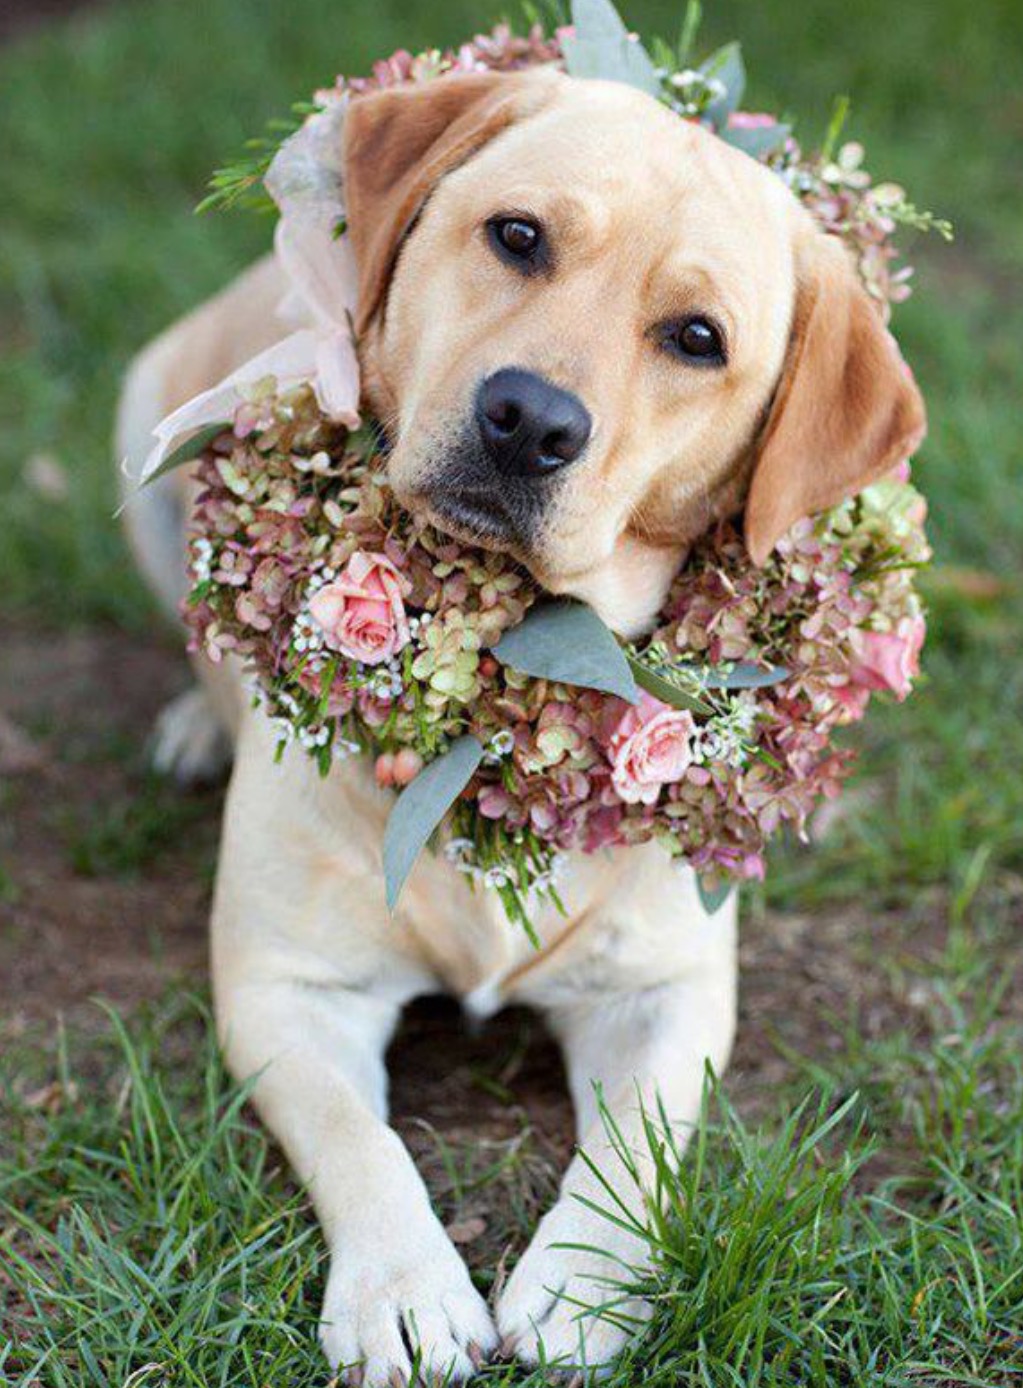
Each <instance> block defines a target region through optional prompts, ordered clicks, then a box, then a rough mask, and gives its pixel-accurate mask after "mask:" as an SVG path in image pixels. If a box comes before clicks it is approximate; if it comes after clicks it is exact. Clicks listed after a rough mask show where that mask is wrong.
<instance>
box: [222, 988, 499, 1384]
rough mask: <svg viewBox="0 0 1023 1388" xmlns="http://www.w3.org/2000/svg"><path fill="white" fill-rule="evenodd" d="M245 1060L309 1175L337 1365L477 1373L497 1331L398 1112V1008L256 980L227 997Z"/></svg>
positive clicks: (243, 1070)
mask: <svg viewBox="0 0 1023 1388" xmlns="http://www.w3.org/2000/svg"><path fill="white" fill-rule="evenodd" d="M218 1013H219V1015H220V1019H221V1020H220V1025H221V1028H222V1034H223V1038H224V1045H225V1049H226V1052H227V1055H228V1058H229V1063H230V1066H231V1069H232V1070H233V1071H234V1073H235V1074H237V1075H239V1076H246V1077H247V1076H253V1075H258V1079H257V1081H256V1085H255V1090H254V1095H253V1097H254V1102H255V1104H256V1107H257V1108H258V1109H259V1112H260V1114H261V1116H262V1118H263V1120H264V1121H265V1122H266V1124H267V1126H268V1127H269V1128H270V1130H271V1131H272V1132H273V1133H274V1134H275V1135H276V1137H277V1138H278V1140H279V1141H280V1143H281V1145H282V1146H283V1148H284V1149H285V1152H286V1153H287V1156H288V1158H289V1160H290V1161H291V1163H292V1166H293V1167H294V1169H295V1171H296V1172H297V1173H298V1175H299V1176H300V1177H301V1179H302V1180H303V1181H304V1182H305V1183H306V1185H307V1186H308V1189H309V1192H310V1194H311V1196H312V1200H313V1204H314V1206H315V1208H316V1213H317V1215H318V1217H319V1220H320V1223H321V1225H322V1227H323V1231H324V1235H325V1237H326V1240H327V1243H328V1246H329V1248H330V1254H331V1262H330V1272H329V1276H328V1280H327V1288H326V1293H325V1297H324V1304H323V1316H322V1321H321V1327H320V1337H321V1341H322V1344H323V1347H324V1349H325V1351H326V1353H327V1356H328V1358H329V1360H330V1363H331V1366H332V1367H334V1368H337V1367H342V1368H350V1369H352V1370H353V1376H355V1377H357V1376H358V1375H359V1373H361V1375H362V1381H363V1382H364V1383H365V1384H366V1385H367V1388H380V1385H388V1388H392V1386H393V1384H394V1382H395V1381H396V1380H398V1379H402V1378H408V1377H409V1376H410V1374H411V1369H412V1364H413V1358H414V1356H415V1353H416V1350H417V1348H419V1349H421V1352H422V1371H423V1372H424V1373H426V1372H427V1370H429V1371H432V1372H435V1373H436V1374H438V1375H439V1376H440V1377H443V1376H444V1375H445V1374H450V1376H451V1378H452V1379H459V1378H463V1377H466V1376H468V1375H469V1374H470V1373H471V1372H472V1360H473V1357H474V1356H475V1355H476V1352H477V1350H478V1351H481V1352H485V1351H489V1350H491V1349H492V1348H493V1346H494V1343H495V1340H496V1336H495V1333H494V1330H493V1323H492V1321H491V1318H490V1314H489V1312H488V1311H487V1308H486V1305H485V1303H484V1301H483V1300H482V1298H481V1297H480V1295H479V1294H478V1293H477V1291H476V1290H475V1288H474V1287H473V1285H472V1282H471V1281H470V1278H469V1274H468V1271H467V1270H466V1267H465V1264H464V1263H463V1262H462V1260H461V1258H460V1257H459V1256H458V1254H457V1253H456V1251H455V1248H454V1246H453V1245H452V1244H451V1242H450V1240H449V1239H448V1237H447V1235H446V1234H445V1232H444V1230H443V1228H442V1227H441V1224H440V1222H439V1221H438V1219H437V1217H436V1215H435V1214H434V1213H433V1211H432V1209H431V1208H430V1202H429V1197H428V1196H427V1193H426V1188H425V1187H424V1185H423V1182H422V1179H421V1178H420V1176H419V1174H418V1172H417V1171H416V1168H415V1166H414V1164H413V1162H412V1159H411V1157H410V1156H409V1154H408V1152H407V1151H406V1149H405V1147H404V1145H403V1144H402V1142H401V1140H400V1139H399V1137H398V1136H397V1134H396V1133H395V1132H394V1131H393V1130H392V1129H390V1128H389V1127H387V1125H386V1123H385V1122H384V1113H385V1091H386V1076H385V1071H384V1060H383V1056H384V1050H385V1047H386V1045H387V1041H388V1039H389V1037H390V1035H391V1032H392V1030H393V1027H394V1024H395V1021H396V1018H397V1008H396V1007H395V1006H394V1005H393V1004H392V1003H390V1002H387V1001H384V1000H382V999H380V998H378V997H373V996H371V995H367V994H365V993H362V992H360V991H358V990H356V989H349V988H345V987H343V986H338V987H334V988H330V989H324V988H320V987H311V986H308V985H303V984H301V983H287V982H276V983H260V982H256V981H254V980H253V981H251V982H248V983H242V984H240V985H237V986H235V987H233V988H232V989H231V990H230V993H229V995H228V996H226V997H224V996H221V997H218Z"/></svg>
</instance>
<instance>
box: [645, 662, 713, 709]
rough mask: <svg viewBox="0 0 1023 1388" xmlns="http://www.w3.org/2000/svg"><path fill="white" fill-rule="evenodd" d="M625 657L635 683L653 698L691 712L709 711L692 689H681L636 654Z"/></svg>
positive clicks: (704, 702) (703, 701)
mask: <svg viewBox="0 0 1023 1388" xmlns="http://www.w3.org/2000/svg"><path fill="white" fill-rule="evenodd" d="M626 659H627V660H628V662H629V669H630V670H631V671H632V675H633V678H634V679H635V681H636V683H637V684H638V685H639V686H640V687H641V688H642V689H645V690H646V692H647V693H648V694H652V695H653V696H654V698H655V699H660V701H661V703H662V704H670V705H671V707H672V708H686V709H689V711H690V712H691V713H709V712H710V708H709V707H708V705H707V703H706V701H705V700H704V699H701V698H700V696H699V695H698V694H696V693H694V692H693V691H692V690H689V689H683V688H682V687H681V686H680V685H677V684H676V683H675V682H674V681H673V680H670V679H668V678H667V676H665V675H662V674H660V673H659V672H658V671H657V670H655V669H654V668H653V667H652V666H650V665H645V664H644V663H643V661H642V660H639V659H637V658H636V656H633V655H630V656H627V657H626Z"/></svg>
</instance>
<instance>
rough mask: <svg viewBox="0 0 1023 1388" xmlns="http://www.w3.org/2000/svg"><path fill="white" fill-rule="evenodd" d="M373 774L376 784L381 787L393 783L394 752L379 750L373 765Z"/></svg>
mask: <svg viewBox="0 0 1023 1388" xmlns="http://www.w3.org/2000/svg"><path fill="white" fill-rule="evenodd" d="M373 775H374V776H375V777H376V782H377V785H378V786H380V787H381V789H383V788H384V787H386V786H393V785H394V753H393V752H381V753H380V755H379V757H377V759H376V765H375V766H374V767H373Z"/></svg>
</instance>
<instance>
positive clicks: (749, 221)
mask: <svg viewBox="0 0 1023 1388" xmlns="http://www.w3.org/2000/svg"><path fill="white" fill-rule="evenodd" d="M452 182H453V184H454V190H455V191H456V192H457V195H458V198H459V200H460V201H464V202H465V204H466V205H467V209H468V210H470V211H476V210H478V209H477V207H476V204H477V203H479V202H481V201H482V202H487V201H490V202H494V203H499V204H501V205H503V206H504V207H505V208H506V209H516V208H517V209H520V210H522V211H536V212H540V213H542V212H544V211H545V210H547V208H548V207H549V206H551V205H555V206H557V205H560V206H562V207H565V208H567V209H571V208H572V207H573V204H574V206H575V208H576V210H577V211H578V214H579V220H580V222H582V223H587V224H588V225H589V226H590V228H591V229H592V231H593V233H594V234H595V235H597V236H599V235H600V234H601V232H604V231H607V232H614V231H617V230H618V229H619V228H624V227H625V226H627V224H629V223H635V224H636V227H637V229H639V228H642V230H643V233H644V241H645V244H646V245H648V246H650V247H651V248H652V247H653V245H654V244H655V243H657V242H661V243H662V244H663V245H664V246H665V247H670V245H671V244H672V243H674V244H677V245H688V246H689V248H690V249H692V248H693V247H694V245H695V244H697V243H699V242H700V241H707V242H708V243H709V242H714V244H715V245H716V246H717V248H718V250H719V251H722V252H724V253H726V254H727V252H728V250H729V249H732V250H734V252H735V253H736V255H737V256H738V257H739V258H746V259H751V260H753V261H757V262H761V261H762V258H763V256H764V254H765V253H767V252H769V251H770V249H771V248H772V244H775V245H777V244H780V243H782V242H787V240H788V235H787V232H788V229H789V222H790V214H791V210H792V209H791V206H790V204H791V203H792V197H791V194H790V193H789V192H788V190H787V189H786V188H785V186H784V184H783V183H782V181H781V180H780V179H779V178H778V177H777V175H775V174H773V173H772V172H770V171H769V170H768V169H766V168H764V167H763V166H762V165H760V164H758V163H756V161H755V160H753V159H750V158H749V157H748V156H746V155H745V154H742V153H740V152H739V151H738V150H736V149H734V148H732V147H731V146H729V145H727V144H726V143H725V142H724V141H723V140H721V139H719V138H718V137H717V136H716V135H713V134H711V133H710V132H709V131H706V130H704V129H702V128H701V127H700V126H698V125H696V124H694V123H692V122H689V121H685V120H682V119H680V118H679V117H678V116H677V115H675V114H674V113H673V112H671V111H669V110H668V109H667V108H666V107H665V106H663V105H661V103H660V102H657V101H655V100H654V99H653V98H651V97H649V96H647V95H646V94H644V93H643V92H639V91H637V90H635V89H633V88H630V87H628V86H626V85H624V84H622V83H618V82H604V81H590V80H581V79H565V80H563V81H562V82H560V83H558V85H557V88H556V89H555V95H554V97H553V99H552V100H551V101H550V102H549V103H548V104H547V105H546V106H544V107H543V108H542V109H540V110H539V111H536V112H534V113H533V114H531V115H529V116H528V117H526V118H525V119H523V120H521V121H519V122H516V123H515V124H514V125H512V126H511V127H510V128H508V129H507V130H505V131H504V132H502V134H501V135H500V136H499V137H498V138H497V139H495V140H493V141H492V142H491V143H490V144H488V145H487V146H485V147H484V148H483V149H482V150H481V151H480V152H479V153H477V154H476V155H475V156H474V158H473V159H472V160H471V161H470V162H469V164H468V165H466V166H465V167H464V168H463V169H462V170H460V171H459V172H458V173H457V174H456V175H455V176H454V178H453V180H452ZM722 236H724V241H722Z"/></svg>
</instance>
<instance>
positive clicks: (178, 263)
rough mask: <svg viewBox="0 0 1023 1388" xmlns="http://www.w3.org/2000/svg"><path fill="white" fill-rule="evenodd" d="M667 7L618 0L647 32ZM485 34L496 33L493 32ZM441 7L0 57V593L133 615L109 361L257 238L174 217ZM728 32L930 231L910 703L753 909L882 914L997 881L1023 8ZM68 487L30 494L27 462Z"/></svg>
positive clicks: (1014, 527)
mask: <svg viewBox="0 0 1023 1388" xmlns="http://www.w3.org/2000/svg"><path fill="white" fill-rule="evenodd" d="M680 8H681V7H680V6H677V5H674V4H669V3H665V2H664V0H637V2H636V3H635V4H633V5H631V6H630V7H629V10H628V14H627V17H628V19H629V20H630V22H631V23H633V24H634V25H635V27H636V28H637V29H638V30H639V31H640V32H642V33H644V34H652V33H661V34H666V35H668V36H672V35H674V33H675V32H676V30H677V26H678V24H679V21H680ZM495 17H497V16H496V15H495ZM487 18H488V16H487V14H486V13H485V11H484V9H481V8H480V7H479V6H478V5H477V4H470V3H468V0H443V3H441V4H434V5H430V6H426V5H424V4H416V3H414V2H412V0H404V2H402V0H388V2H387V3H378V0H350V2H349V3H347V4H345V5H344V6H343V7H342V6H339V5H330V4H327V3H326V2H325V0H289V3H287V4H281V3H279V0H206V3H203V4H198V3H195V0H135V2H134V3H132V2H131V0H120V3H112V4H109V5H106V6H102V5H101V6H99V7H97V8H89V7H86V9H85V10H84V11H83V12H82V13H81V14H79V15H77V16H76V17H74V18H73V19H71V20H70V21H68V22H62V23H60V24H57V25H53V26H51V27H49V28H46V29H43V30H40V31H39V32H37V33H34V34H32V35H30V36H28V37H26V38H24V39H23V40H21V41H20V42H17V43H15V44H13V45H11V46H10V47H8V48H7V50H6V51H3V52H0V149H2V150H3V156H2V158H0V208H2V214H0V508H2V515H3V530H2V540H0V604H2V608H3V610H4V611H5V612H6V613H7V615H8V616H13V617H21V618H25V619H28V620H30V621H32V622H35V623H42V624H45V625H47V626H54V625H56V626H60V627H66V626H68V625H82V624H96V623H109V622H115V623H118V624H121V625H122V626H125V627H127V628H128V629H129V630H131V631H132V632H136V633H139V634H141V633H143V632H145V631H146V630H147V629H148V627H149V624H150V621H151V618H152V609H151V606H150V603H149V600H148V598H147V595H146V593H145V592H144V590H143V588H142V585H141V584H140V583H139V582H137V581H136V579H135V577H134V574H133V571H132V569H131V566H130V564H129V562H128V560H127V557H126V553H125V550H124V547H123V544H122V542H121V538H120V535H119V533H118V528H117V526H116V525H115V524H114V523H113V522H112V519H111V516H112V512H113V509H114V504H115V487H114V479H113V459H112V457H111V448H110V432H111V420H112V413H113V408H114V402H115V398H116V393H117V388H118V380H119V377H120V374H121V372H122V369H123V367H124V365H125V363H126V362H127V361H128V360H129V358H130V356H131V355H132V353H133V352H134V351H135V350H136V349H137V348H138V347H139V346H140V345H141V344H142V343H143V342H144V341H146V339H147V338H148V337H150V336H151V335H152V334H153V333H155V332H157V331H158V330H159V329H160V328H162V327H163V326H164V325H166V324H167V323H169V322H170V321H171V320H173V319H174V318H175V317H176V316H177V315H179V314H180V313H182V312H183V311H184V310H186V309H187V308H189V307H190V306H191V305H193V304H195V303H196V302H198V301H199V300H200V299H202V298H203V297H204V296H205V295H207V294H209V293H211V292H212V291H214V290H216V289H217V288H219V287H220V286H221V285H222V284H223V283H224V282H225V281H226V280H227V279H228V278H229V277H230V276H231V274H232V273H233V272H235V271H236V270H237V269H239V268H240V267H241V266H243V265H244V264H245V263H246V262H247V261H248V260H249V259H251V258H252V257H254V256H255V255H256V254H258V253H259V252H260V251H261V250H262V249H263V248H264V247H265V246H266V245H267V243H268V239H269V234H270V226H269V223H268V222H267V221H265V220H263V219H260V218H255V217H251V216H247V215H245V214H241V213H236V214H227V215H225V214H216V215H207V216H203V217H196V216H195V215H194V212H193V209H194V207H195V205H196V203H197V201H198V200H199V198H200V196H201V194H202V192H203V189H204V185H205V181H206V178H207V177H208V174H209V171H210V170H211V169H212V168H213V166H214V165H216V164H217V163H220V162H223V160H224V159H225V158H226V157H231V156H233V155H235V154H236V153H237V152H238V151H239V149H240V147H241V145H242V143H243V142H244V141H245V140H246V139H247V138H249V137H251V136H252V135H258V134H260V133H261V132H262V130H263V127H264V124H265V122H266V121H267V120H268V119H269V118H271V117H273V116H276V115H281V114H285V113H286V112H287V111H288V109H289V106H290V104H291V102H292V101H293V100H295V99H297V98H299V97H301V96H303V95H305V94H307V93H309V92H310V91H311V90H312V89H313V88H314V87H315V86H316V85H317V84H320V83H323V82H324V81H327V80H329V79H330V78H331V77H332V75H333V74H334V73H335V71H338V70H344V71H346V72H349V73H355V72H360V71H365V70H366V69H367V68H368V66H369V64H370V63H371V62H372V60H373V59H374V58H376V57H378V56H380V55H383V54H386V53H388V52H390V51H392V50H393V49H395V48H397V47H399V46H407V47H409V48H412V49H413V50H417V49H419V48H422V47H426V46H429V45H443V44H447V43H450V42H454V41H457V40H459V39H460V38H462V37H464V36H466V35H468V34H469V33H471V32H473V31H474V30H475V29H477V28H479V27H482V26H483V24H484V23H485V21H486V19H487ZM735 36H739V37H740V38H741V39H742V41H743V44H744V48H745V53H746V61H747V67H748V69H749V71H750V77H751V82H750V90H749V93H748V97H747V104H748V105H750V106H751V107H752V108H754V109H756V108H757V107H761V106H762V107H765V108H767V109H771V110H775V111H780V112H785V113H788V114H790V115H791V116H792V117H793V118H794V120H795V123H796V127H797V133H798V134H799V135H800V137H801V139H802V140H803V142H804V144H806V145H808V146H812V145H813V144H814V143H815V142H816V141H817V140H819V138H820V136H821V135H822V134H823V130H824V128H825V125H826V122H827V118H828V114H829V112H830V109H831V105H832V102H833V99H834V98H835V96H836V95H838V94H840V93H848V94H849V95H850V96H851V98H852V103H853V105H852V117H851V120H850V122H849V125H848V126H847V130H846V134H847V136H848V137H850V138H858V139H861V140H862V141H863V142H864V143H865V144H866V146H867V151H868V164H869V167H870V168H871V169H872V170H873V171H874V172H875V174H876V176H877V177H879V178H883V179H885V180H894V181H896V182H899V183H901V184H903V185H904V186H905V187H906V189H907V190H908V193H909V196H910V197H911V199H912V200H914V201H915V202H916V203H917V204H918V206H920V207H924V208H928V209H931V210H933V211H935V212H937V213H939V214H941V215H943V216H947V217H950V218H951V219H952V220H953V222H954V223H955V226H956V230H957V236H956V241H955V243H954V245H952V246H946V245H944V244H943V243H941V242H940V241H939V240H938V239H937V238H931V239H921V238H918V237H916V238H915V237H914V236H913V234H912V233H910V234H908V235H907V237H906V242H907V251H908V255H909V259H910V260H911V261H912V262H914V263H915V264H916V265H917V268H918V273H917V281H916V294H915V296H914V297H913V299H912V300H911V301H910V302H909V303H908V304H907V305H905V306H904V307H902V308H901V309H899V310H898V311H897V316H896V320H895V327H896V330H897V332H898V334H899V337H900V339H901V341H902V343H903V346H904V349H905V351H906V354H907V356H908V358H909V360H910V361H911V362H912V364H913V366H914V368H915V370H916V371H917V374H918V375H919V377H920V380H921V382H922V384H923V388H924V391H925V394H926V396H927V398H928V401H929V406H930V418H931V432H930V437H929V439H928V441H927V443H926V445H925V447H924V449H923V452H922V455H921V459H920V462H919V465H918V474H917V475H918V477H919V479H920V481H921V482H922V485H923V487H924V489H925V490H926V492H927V493H928V496H929V498H930V502H931V508H932V533H933V538H934V543H935V548H936V552H937V568H936V570H935V571H934V572H933V573H932V574H931V575H930V577H929V578H928V580H927V584H928V594H929V597H930V601H931V607H932V613H933V623H932V636H931V640H930V643H929V645H928V648H927V652H926V660H925V670H926V674H927V677H928V679H927V685H926V687H925V688H924V689H923V690H922V691H921V692H920V693H919V694H917V695H915V696H914V698H913V700H912V702H911V704H910V705H909V706H908V707H907V708H906V709H904V710H903V709H899V710H882V711H880V712H879V713H878V714H877V715H875V716H873V717H872V719H871V721H870V725H869V727H868V730H867V732H866V734H865V737H866V739H867V745H868V757H867V761H866V772H867V775H868V777H869V778H870V779H871V781H872V783H874V784H876V785H877V786H879V787H880V792H881V794H882V796H883V801H884V803H883V807H882V808H879V806H878V804H877V803H876V801H875V802H873V803H870V804H868V805H865V806H862V807H860V808H859V809H857V808H855V807H854V809H853V811H852V812H851V813H849V814H847V815H846V816H845V817H844V819H843V820H842V822H841V824H840V826H839V827H838V829H837V830H836V831H835V832H834V833H833V834H832V835H831V837H830V839H829V842H828V844H827V845H826V846H825V847H824V848H823V849H820V848H818V849H817V850H815V851H814V853H813V854H812V855H809V856H807V855H804V854H801V853H799V852H796V851H794V852H791V853H790V854H789V855H788V856H787V857H785V856H783V857H780V858H779V859H778V860H777V866H776V870H775V871H774V873H773V874H772V877H771V883H770V885H769V888H768V891H769V893H770V899H773V900H776V901H783V902H789V901H792V900H795V899H798V900H800V901H801V902H803V903H812V902H816V901H821V900H830V899H834V898H836V897H842V896H844V897H850V896H856V897H861V896H863V894H864V893H869V894H870V895H871V897H872V898H874V897H876V898H877V899H878V900H886V901H889V902H893V903H898V902H902V901H904V900H905V899H906V898H907V896H909V895H911V894H912V893H914V892H915V891H916V890H917V889H918V888H919V887H920V886H922V885H926V884H940V885H943V886H948V887H951V888H952V889H953V890H957V889H958V887H959V886H961V884H962V882H963V881H964V880H966V879H967V878H968V877H969V876H970V875H971V874H972V875H973V876H974V877H975V876H976V875H977V873H978V872H979V871H980V870H981V869H983V870H984V871H985V872H991V871H994V870H996V869H997V868H1003V869H1006V870H1010V871H1016V870H1018V869H1019V868H1020V866H1021V865H1023V775H1021V774H1020V768H1021V767H1023V718H1021V716H1020V714H1021V711H1023V662H1021V661H1020V660H1019V658H1018V652H1019V647H1020V642H1021V637H1023V619H1021V615H1020V601H1019V600H1020V595H1021V576H1023V494H1021V480H1023V468H1021V445H1020V429H1019V409H1020V390H1021V383H1023V295H1021V293H1020V283H1021V275H1023V160H1021V158H1020V153H1019V151H1020V147H1021V143H1023V6H1020V5H1019V3H1018V0H978V3H974V4H970V3H968V0H902V3H899V4H892V3H890V0H858V3H857V4H855V5H848V4H844V3H841V0H804V3H802V4H800V5H798V6H793V5H783V4H780V3H763V0H757V2H755V0H710V3H708V4H707V5H706V6H705V17H704V26H703V32H702V41H701V42H702V44H703V45H705V46H706V48H707V49H708V50H709V49H710V47H712V46H713V45H715V44H716V43H718V42H721V41H724V40H726V39H729V38H732V37H735ZM40 454H42V455H43V456H44V457H53V458H55V459H56V460H57V461H58V462H59V463H60V464H61V465H63V467H64V468H65V469H66V471H67V474H68V477H69V479H70V488H69V494H68V496H67V499H66V501H64V502H63V503H62V504H59V505H58V504H50V505H47V504H45V503H44V502H43V501H42V500H41V498H40V496H39V495H38V494H37V492H36V491H34V490H33V489H32V487H31V486H30V485H28V484H27V483H26V480H25V468H26V462H27V461H28V460H29V459H31V458H33V457H38V455H40Z"/></svg>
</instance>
